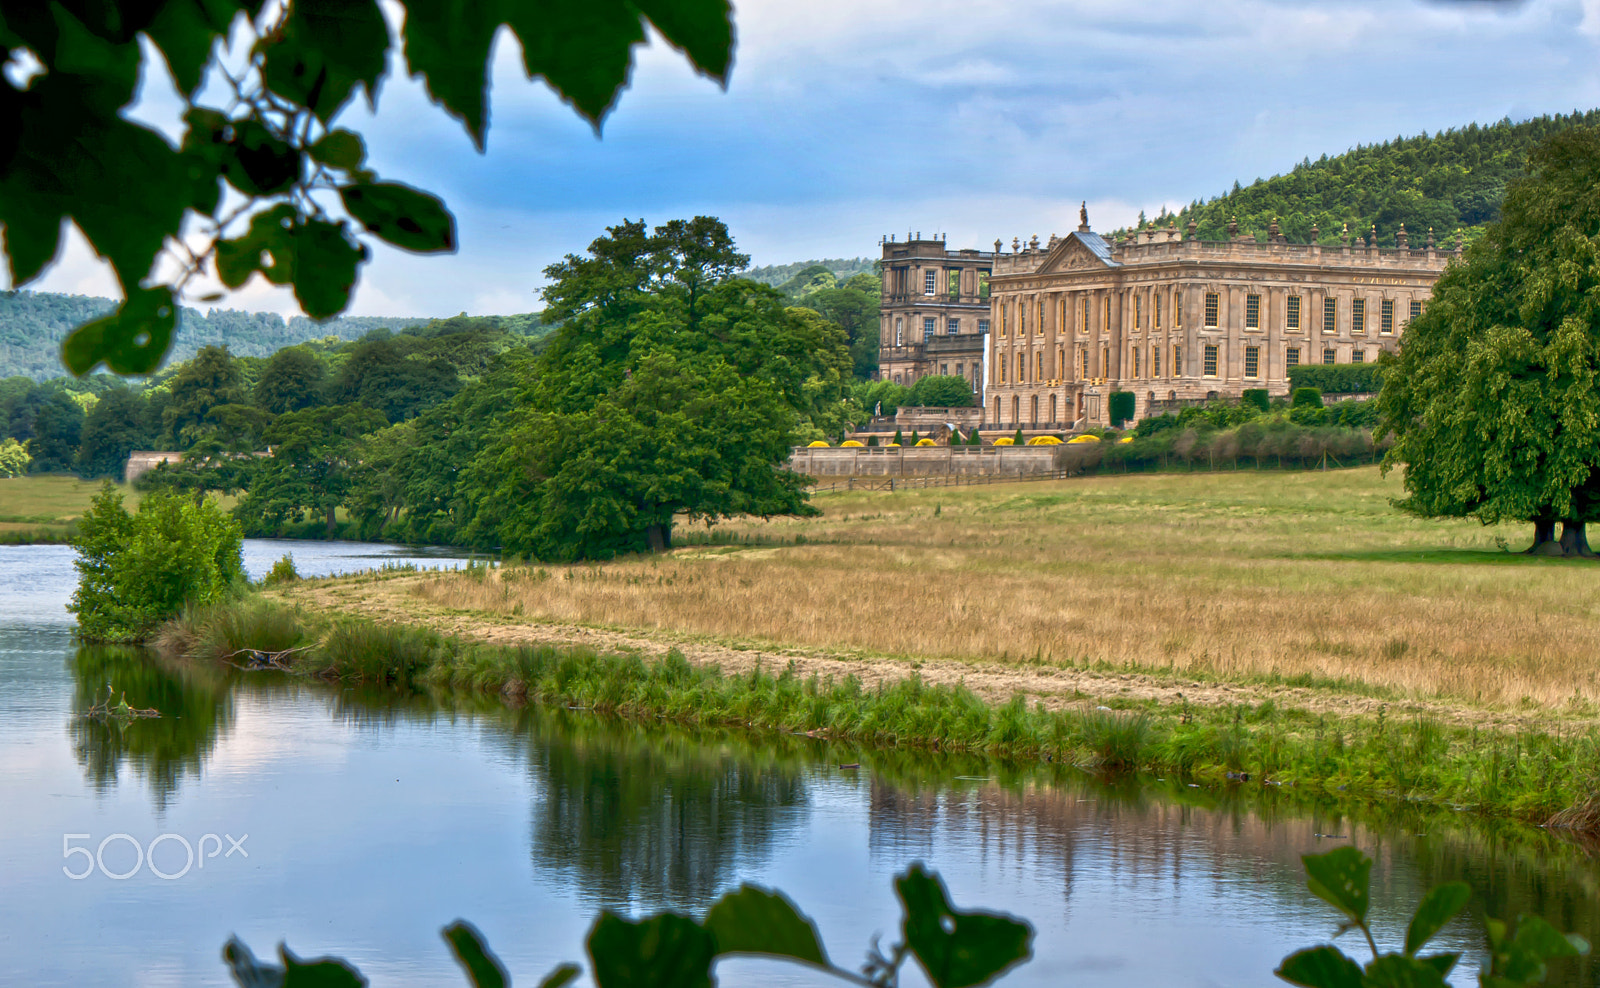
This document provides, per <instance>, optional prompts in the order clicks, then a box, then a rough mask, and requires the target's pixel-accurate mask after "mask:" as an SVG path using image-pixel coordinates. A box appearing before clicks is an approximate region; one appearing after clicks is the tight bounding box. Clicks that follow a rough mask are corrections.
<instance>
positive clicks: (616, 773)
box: [525, 711, 807, 910]
mask: <svg viewBox="0 0 1600 988" xmlns="http://www.w3.org/2000/svg"><path fill="white" fill-rule="evenodd" d="M525 728H526V730H527V733H528V738H529V744H528V761H529V768H530V770H531V772H532V774H533V777H534V781H535V784H536V786H537V788H538V791H539V795H538V797H537V798H536V801H535V803H534V805H533V821H532V842H533V848H532V854H533V861H534V864H535V865H536V866H542V867H545V868H552V869H558V870H562V871H566V872H569V873H570V874H571V875H572V876H573V878H574V879H575V880H576V882H577V884H578V886H579V887H580V888H581V889H582V890H583V892H584V893H585V894H586V896H587V897H589V898H591V899H593V900H595V901H596V902H598V903H599V904H601V905H604V906H610V907H615V908H625V909H640V910H646V909H658V908H663V907H671V908H696V907H699V906H702V905H704V904H705V903H707V902H709V901H710V900H711V898H712V897H713V896H714V895H715V894H716V893H717V892H719V891H720V890H722V889H723V888H725V887H726V886H727V885H728V884H730V883H731V882H732V881H733V880H734V878H735V874H734V872H735V870H736V869H737V868H739V867H740V866H742V865H744V864H746V863H747V862H751V861H755V860H759V859H760V858H762V857H763V856H764V855H765V854H766V853H767V852H768V851H769V850H770V849H771V847H772V846H773V844H774V843H775V842H776V841H777V840H778V839H779V838H780V837H782V836H783V835H785V834H787V833H791V832H795V831H798V830H800V829H803V828H804V826H805V814H804V812H803V808H804V807H805V806H806V804H807V794H806V785H805V781H804V779H803V778H802V777H801V770H802V766H803V764H804V761H803V760H802V759H801V758H800V757H799V753H798V750H796V751H793V752H783V751H781V750H780V749H779V748H778V747H777V746H773V745H769V744H748V743H746V742H743V741H740V740H739V739H737V738H736V737H733V736H711V737H707V736H704V735H694V734H689V733H685V732H678V731H671V730H666V729H661V728H644V727H641V726H638V725H633V724H627V723H623V722H618V721H612V720H602V719H600V718H596V717H572V716H562V715H560V712H551V711H537V712H529V713H528V714H527V716H526V718H525Z"/></svg>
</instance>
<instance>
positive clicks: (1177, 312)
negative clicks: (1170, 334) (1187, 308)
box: [1172, 292, 1183, 326]
mask: <svg viewBox="0 0 1600 988" xmlns="http://www.w3.org/2000/svg"><path fill="white" fill-rule="evenodd" d="M1172 324H1173V325H1174V326H1182V325H1183V293H1182V292H1173V293H1172Z"/></svg>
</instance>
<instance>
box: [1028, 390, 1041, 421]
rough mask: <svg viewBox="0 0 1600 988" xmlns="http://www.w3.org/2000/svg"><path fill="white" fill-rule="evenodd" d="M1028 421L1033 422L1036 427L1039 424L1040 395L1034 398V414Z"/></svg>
mask: <svg viewBox="0 0 1600 988" xmlns="http://www.w3.org/2000/svg"><path fill="white" fill-rule="evenodd" d="M1028 421H1029V422H1032V423H1033V424H1034V425H1038V424H1039V396H1038V395H1034V396H1033V413H1032V414H1031V415H1029V416H1028Z"/></svg>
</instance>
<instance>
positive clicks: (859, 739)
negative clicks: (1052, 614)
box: [159, 569, 1600, 822]
mask: <svg viewBox="0 0 1600 988" xmlns="http://www.w3.org/2000/svg"><path fill="white" fill-rule="evenodd" d="M478 572H479V573H483V572H485V571H484V570H482V569H480V570H478ZM395 579H403V577H397V576H395V575H393V574H391V575H389V576H388V577H387V578H385V577H384V576H383V575H376V576H372V577H362V578H352V579H350V580H345V581H339V582H340V583H341V584H343V585H350V584H356V585H360V584H366V585H373V584H380V583H383V582H387V581H388V580H395ZM159 645H160V647H161V648H162V649H163V650H164V651H167V652H168V653H173V654H182V655H186V656H189V657H191V658H193V659H197V660H200V661H212V662H215V661H225V662H230V663H232V664H235V665H244V666H249V665H252V664H253V665H258V666H259V665H268V666H271V667H276V668H280V669H283V670H286V671H291V672H294V673H298V674H302V675H307V676H314V677H319V678H323V679H329V680H341V681H348V682H362V683H389V684H395V685H400V686H407V687H413V688H424V689H428V688H431V689H444V690H454V691H462V692H466V693H471V694H477V695H494V696H497V697H499V698H500V699H502V700H503V701H505V702H509V703H513V704H516V703H524V702H535V703H541V704H549V705H555V706H566V707H578V708H583V709H591V710H596V711H602V712H608V713H613V714H617V715H621V716H625V717H631V718H638V719H641V720H646V721H653V720H664V721H670V722H673V723H677V724H682V725H686V726H695V727H737V728H741V729H750V730H755V731H758V732H782V733H797V734H806V735H810V736H813V737H823V738H829V739H833V740H839V741H846V742H851V743H855V744H859V745H864V746H870V747H875V748H883V749H894V750H902V749H903V750H917V749H922V750H936V751H946V752H965V753H972V754H983V755H989V756H994V757H999V758H1004V759H1017V760H1029V761H1036V762H1037V761H1047V762H1051V763H1056V764H1065V765H1076V766H1080V767H1083V768H1086V769H1090V770H1106V771H1119V772H1150V773H1154V774H1156V775H1158V776H1172V777H1176V778H1180V779H1183V780H1185V781H1188V780H1192V781H1194V782H1195V783H1196V784H1227V783H1236V784H1243V785H1254V786H1287V787H1292V788H1295V789H1297V790H1300V791H1305V792H1312V793H1319V792H1326V793H1329V794H1334V795H1337V796H1339V797H1341V798H1382V799H1400V800H1408V801H1417V802H1428V803H1433V804H1439V805H1448V806H1451V807H1453V808H1456V809H1462V810H1476V811H1479V812H1482V813H1486V814H1491V815H1505V816H1511V817H1515V818H1518V819H1521V820H1525V821H1532V822H1543V821H1544V820H1545V819H1547V818H1548V817H1549V816H1550V815H1551V814H1552V813H1555V812H1557V811H1559V810H1562V809H1564V808H1567V807H1569V806H1572V805H1574V804H1576V803H1579V802H1581V801H1583V800H1584V799H1585V798H1586V797H1587V796H1588V795H1589V794H1590V793H1592V792H1593V791H1594V789H1595V784H1594V783H1595V778H1594V773H1595V768H1596V766H1597V765H1600V732H1597V730H1596V729H1595V728H1593V727H1589V728H1588V729H1587V730H1578V729H1576V728H1575V727H1568V728H1566V729H1564V730H1557V731H1553V732H1547V731H1539V730H1533V729H1531V728H1527V727H1522V728H1509V729H1504V730H1495V729H1484V728H1482V727H1479V726H1468V725H1466V724H1460V723H1454V724H1453V723H1446V722H1443V721H1441V720H1438V719H1435V718H1433V717H1430V716H1427V715H1425V714H1422V713H1414V712H1410V711H1407V710H1405V709H1403V708H1402V707H1400V706H1395V707H1389V706H1387V705H1382V704H1380V705H1379V706H1378V708H1377V710H1376V711H1375V712H1372V713H1368V714H1339V713H1331V712H1326V711H1323V712H1318V711H1316V710H1313V709H1308V708H1306V707H1300V706H1293V705H1290V704H1288V703H1280V702H1279V701H1278V700H1276V699H1273V698H1267V699H1259V698H1257V697H1255V696H1253V695H1251V694H1250V693H1249V692H1247V691H1241V692H1239V693H1238V694H1237V696H1238V697H1239V698H1238V699H1237V700H1236V701H1235V702H1230V703H1226V704H1222V703H1209V704H1207V703H1199V702H1194V699H1193V698H1191V697H1189V696H1188V695H1186V694H1184V693H1183V691H1182V690H1175V691H1174V694H1173V695H1172V696H1171V697H1170V698H1158V697H1137V696H1128V695H1105V696H1095V695H1092V694H1090V693H1087V692H1082V691H1079V692H1078V694H1077V695H1076V696H1075V697H1073V698H1070V699H1069V698H1067V697H1057V698H1056V702H1055V703H1054V704H1047V703H1045V702H1042V701H1040V700H1038V699H1037V698H1030V697H1028V696H1025V695H1023V694H1021V693H1018V694H1017V695H1015V696H1013V697H1011V698H1009V699H1008V700H1006V701H1004V702H989V701H986V700H985V699H984V698H983V697H981V696H980V695H978V694H977V693H976V692H974V691H973V690H972V689H971V688H969V687H968V686H967V685H965V684H964V683H961V682H956V683H945V682H931V681H929V680H928V679H926V678H923V677H922V676H921V675H920V674H919V673H917V672H913V673H912V674H911V675H910V676H908V677H906V678H902V679H893V680H891V679H888V678H879V679H878V680H877V681H876V682H875V683H868V682H865V681H863V679H862V678H860V677H858V676H854V675H848V674H847V675H845V676H843V677H837V676H832V675H823V674H821V673H819V672H816V671H809V672H808V671H807V670H806V667H805V664H804V663H802V662H801V661H800V660H799V659H798V658H785V657H784V656H782V655H765V656H760V657H757V658H756V660H755V661H754V662H753V663H752V664H751V665H750V666H749V668H748V669H746V670H743V671H737V672H735V671H729V670H724V669H722V668H719V667H718V666H716V665H704V664H702V665H696V664H693V663H691V662H690V661H689V660H688V658H687V657H686V656H685V655H684V653H683V652H682V651H679V650H677V649H670V650H668V651H667V652H666V653H665V654H664V655H662V656H660V657H647V656H646V655H645V654H643V653H641V652H638V651H634V652H623V651H600V650H596V649H594V648H591V647H587V646H583V645H552V644H534V643H531V642H529V643H525V644H509V643H492V642H487V641H481V640H472V639H469V638H465V637H462V636H459V635H452V634H448V633H445V632H444V631H442V630H440V629H438V628H435V627H429V626H426V625H422V624H414V625H406V624H400V623H395V622H383V621H375V620H372V619H370V618H369V617H362V616H356V615H352V614H348V613H341V612H340V611H338V610H335V609H312V608H309V607H306V606H295V605H291V604H288V603H285V602H284V601H283V600H281V599H279V600H269V599H265V598H261V597H254V596H253V597H249V598H245V599H243V600H240V601H237V602H235V603H232V604H229V605H226V606H223V607H218V608H214V609H211V610H209V611H205V612H197V613H193V614H190V615H187V616H186V617H185V618H183V619H181V620H179V621H177V622H174V623H173V624H172V625H170V626H169V627H168V628H167V629H166V631H165V632H164V633H163V636H162V639H161V641H160V642H159ZM1106 678H1107V679H1108V680H1109V679H1112V678H1113V677H1106ZM1172 685H1174V686H1176V685H1181V684H1178V683H1174V684H1172ZM1196 685H1202V684H1196Z"/></svg>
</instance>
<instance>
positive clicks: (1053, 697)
mask: <svg viewBox="0 0 1600 988" xmlns="http://www.w3.org/2000/svg"><path fill="white" fill-rule="evenodd" d="M434 578H435V575H434V574H415V575H413V574H404V575H393V576H360V577H349V578H342V579H331V580H307V581H304V582H301V583H298V584H291V585H289V586H283V587H277V588H273V589H270V590H268V591H266V592H265V596H267V597H269V598H275V599H278V600H282V601H284V602H285V603H289V604H295V605H299V606H302V607H305V608H307V609H309V610H314V611H329V612H334V613H340V614H349V615H353V616H359V617H363V618H367V619H370V620H374V621H385V622H395V623H400V624H411V625H421V626H425V627H430V628H433V629H435V630H437V631H440V632H443V633H446V634H450V635H454V636H458V637H460V638H464V639H468V640H472V641H479V642H485V643H489V644H496V645H558V646H559V645H566V646H573V645H577V646H587V647H589V648H592V649H595V650H596V651H601V652H627V653H637V654H639V655H641V656H644V657H646V658H657V657H660V656H664V655H665V654H666V653H667V652H668V651H670V650H672V649H677V650H678V651H680V652H682V653H683V655H684V656H685V657H686V658H687V659H688V660H689V662H691V663H693V664H695V665H697V666H716V667H719V668H720V669H721V670H722V671H723V672H725V673H730V674H739V673H747V672H749V671H751V670H752V669H754V668H756V666H757V665H758V664H759V665H761V666H762V667H764V668H767V669H769V670H770V669H777V668H781V667H783V666H785V665H787V664H788V663H791V662H793V663H794V664H795V666H796V668H797V670H798V672H799V673H800V674H801V675H802V676H810V675H812V674H816V675H818V676H821V677H823V678H825V679H826V678H829V677H831V678H834V679H843V678H845V677H847V676H855V677H856V678H857V679H859V680H861V681H862V682H863V683H864V684H866V685H867V686H869V687H875V686H877V685H879V684H882V683H887V682H895V681H899V680H903V679H907V678H909V677H911V676H912V675H920V676H921V677H922V678H923V680H925V681H927V682H929V683H936V684H941V685H950V684H958V683H959V684H962V685H964V686H966V688H967V689H970V690H971V691H973V692H974V693H976V694H977V695H978V696H979V697H981V698H983V699H984V700H985V701H987V702H989V703H993V704H1001V703H1005V702H1007V701H1008V700H1010V699H1011V698H1012V697H1014V696H1016V695H1017V694H1018V693H1022V694H1024V695H1026V696H1027V697H1028V698H1029V701H1030V702H1042V703H1043V704H1044V705H1045V706H1046V707H1047V708H1049V709H1052V710H1054V709H1059V708H1062V707H1068V706H1075V705H1080V704H1084V703H1094V702H1096V701H1098V702H1101V703H1105V702H1110V701H1113V700H1117V699H1123V700H1132V701H1141V702H1144V701H1154V702H1156V703H1159V704H1161V705H1163V706H1179V705H1182V704H1183V703H1190V704H1195V705H1199V706H1228V705H1231V704H1241V703H1242V704H1252V705H1255V704H1260V703H1264V702H1266V701H1268V700H1271V701H1273V702H1274V703H1275V704H1276V705H1277V706H1279V707H1280V708H1289V709H1298V710H1305V711H1308V712H1311V713H1314V714H1327V715H1333V716H1338V717H1372V716H1378V715H1379V714H1384V715H1386V716H1405V717H1411V716H1416V715H1419V714H1420V715H1423V716H1426V717H1429V718H1432V719H1434V720H1438V721H1441V722H1444V723H1448V724H1457V725H1464V726H1468V727H1473V726H1476V727H1482V728H1489V729H1497V730H1506V731H1517V730H1521V729H1524V728H1527V729H1539V730H1548V729H1549V727H1550V726H1551V721H1552V717H1551V715H1550V712H1549V711H1527V712H1523V711H1515V710H1504V709H1494V708H1489V707H1480V706H1471V705H1467V704H1459V703H1450V702H1446V701H1438V700H1412V699H1405V700H1393V699H1384V698H1381V697H1376V696H1369V695H1364V694H1362V693H1357V692H1353V691H1341V690H1337V689H1331V688H1317V687H1303V686H1286V685H1277V684H1270V683H1250V682H1241V683H1225V682H1217V681H1210V680H1201V679H1196V678H1192V677H1187V676H1184V675H1182V674H1181V673H1175V674H1166V673H1147V672H1137V671H1130V672H1121V671H1116V670H1105V669H1089V668H1083V667H1074V666H1068V665H1060V664H1055V663H1034V662H1026V661H1019V662H1010V663H1004V662H999V661H981V660H970V661H969V660H960V659H934V658H924V659H912V658H906V657H904V656H886V655H872V654H867V653H864V652H859V651H850V650H828V649H818V648H811V647H794V646H785V645H781V644H777V643H771V642H759V641H733V640H728V639H722V638H713V637H710V636H697V635H686V634H679V633H674V632H672V631H667V630H661V629H655V628H623V627H601V626H592V625H585V624H578V623H566V622H556V621H547V620H528V619H524V618H521V617H516V616H508V615H504V614H496V613H491V612H487V611H470V610H462V609H457V608H448V607H443V606H440V605H438V604H435V603H432V602H430V601H429V600H427V599H426V597H425V596H423V595H422V594H421V593H420V592H419V591H420V590H421V588H422V586H423V584H424V583H425V582H427V581H429V580H432V579H434ZM1561 720H1562V723H1563V724H1564V725H1566V726H1568V727H1573V728H1577V727H1584V726H1588V725H1592V724H1595V723H1600V721H1596V720H1595V719H1594V718H1575V717H1564V718H1561Z"/></svg>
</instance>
